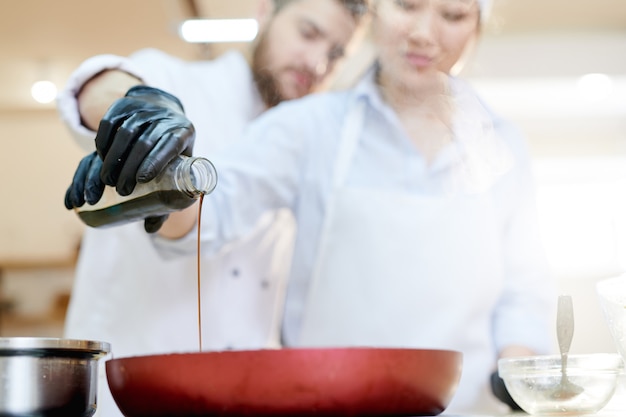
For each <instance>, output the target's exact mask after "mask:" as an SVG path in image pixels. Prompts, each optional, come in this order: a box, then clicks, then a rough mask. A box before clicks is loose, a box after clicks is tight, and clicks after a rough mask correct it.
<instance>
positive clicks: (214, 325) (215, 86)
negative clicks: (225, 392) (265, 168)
mask: <svg viewBox="0 0 626 417" xmlns="http://www.w3.org/2000/svg"><path fill="white" fill-rule="evenodd" d="M114 68H117V69H122V70H124V71H127V72H129V73H131V74H133V75H135V76H137V77H138V78H140V79H142V80H143V81H144V83H146V84H148V85H150V86H154V87H157V88H160V89H163V90H165V91H168V92H170V93H172V94H174V95H175V96H177V97H178V98H179V99H180V100H181V102H182V103H183V106H184V108H185V112H186V115H187V116H188V117H189V118H190V120H192V122H193V123H194V125H195V128H196V140H195V146H194V155H201V156H208V157H210V156H211V154H212V153H215V152H216V150H218V149H220V148H222V147H224V146H225V145H226V144H229V143H231V142H235V141H237V140H238V139H239V138H240V137H241V135H242V131H243V129H244V128H245V127H246V126H247V125H248V123H250V121H251V120H252V119H254V118H255V117H257V116H258V115H259V114H260V113H261V112H263V111H264V109H265V107H264V104H263V102H262V100H261V98H260V96H259V94H258V91H257V89H256V87H255V84H254V82H253V79H252V73H251V71H250V68H249V65H248V64H247V62H246V61H245V59H244V57H243V56H242V55H240V54H239V53H236V52H231V53H227V54H225V55H223V56H222V57H220V58H218V59H216V60H214V61H201V62H185V61H181V60H179V59H177V58H174V57H171V56H169V55H166V54H164V53H162V52H160V51H157V50H142V51H140V52H138V53H136V54H134V55H132V56H130V57H129V58H122V57H118V56H112V55H102V56H97V57H94V58H91V59H89V60H87V61H85V62H84V63H83V64H82V65H81V66H80V67H79V68H78V69H77V70H76V71H75V72H74V73H73V74H72V76H71V78H70V79H69V82H68V84H67V87H66V89H65V90H64V91H63V92H62V94H61V96H60V98H59V102H58V107H59V110H60V113H61V116H62V118H63V119H64V120H65V121H66V123H67V124H68V125H69V126H70V128H71V130H72V132H73V133H74V134H75V136H76V139H77V141H78V142H79V143H80V144H81V145H82V146H83V147H84V148H85V149H87V150H90V151H91V150H93V149H94V137H95V132H92V131H90V130H88V129H86V128H85V127H84V126H82V125H81V123H80V115H79V112H78V108H77V101H76V98H75V96H76V94H77V92H78V91H79V89H80V87H81V86H82V85H83V84H84V83H85V82H86V81H87V80H88V79H90V78H91V77H92V76H93V75H95V74H97V73H99V72H100V71H102V70H104V69H114ZM242 204H245V202H242ZM293 227H294V224H293V219H292V217H291V215H290V213H289V212H288V211H286V210H284V211H280V210H279V211H271V212H268V213H266V214H265V215H264V216H263V218H262V219H261V220H260V221H259V222H258V223H256V225H255V226H254V227H253V228H251V229H249V232H250V233H246V234H245V235H241V236H240V239H237V240H236V241H233V242H231V243H232V244H231V245H229V246H228V247H225V248H222V249H221V250H220V251H219V253H217V254H213V255H211V256H205V257H203V258H202V266H201V276H202V286H201V287H202V312H203V315H202V326H203V334H202V337H203V340H202V342H203V348H204V349H205V350H224V349H244V348H266V347H275V346H277V345H278V344H279V340H280V333H279V327H280V318H279V316H280V314H281V313H282V302H281V300H282V299H283V289H284V287H285V278H286V276H287V274H288V271H289V261H290V258H291V250H292V245H293V236H294V228H293ZM196 300H197V267H196V256H195V254H189V255H188V256H184V257H180V258H177V259H170V260H167V259H164V258H163V257H161V256H160V255H159V254H158V253H157V252H156V251H155V249H154V248H153V246H152V244H151V242H150V238H149V236H148V235H147V233H146V232H145V231H144V229H143V222H137V223H132V224H128V225H123V226H118V227H112V228H106V229H92V228H87V229H86V230H85V234H84V237H83V240H82V244H81V250H80V256H79V260H78V265H77V269H76V277H75V284H74V288H73V291H72V296H71V301H70V305H69V310H68V315H67V319H66V326H65V337H68V338H79V339H93V340H102V341H106V342H109V343H111V348H112V355H113V356H115V357H122V356H133V355H145V354H153V353H169V352H181V351H197V350H198V348H199V341H198V339H199V335H198V327H197V326H198V318H197V317H198V315H197V301H196ZM102 384H104V388H103V389H101V390H100V391H101V395H100V399H99V406H98V410H99V414H100V415H104V416H107V417H109V416H115V415H120V414H119V411H117V409H116V407H115V406H114V405H113V404H112V402H111V398H110V395H109V392H108V389H107V388H106V381H102Z"/></svg>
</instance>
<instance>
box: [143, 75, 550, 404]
mask: <svg viewBox="0 0 626 417" xmlns="http://www.w3.org/2000/svg"><path fill="white" fill-rule="evenodd" d="M451 82H452V85H453V86H454V87H455V88H454V91H455V97H456V98H457V99H458V98H459V97H462V98H463V100H466V99H469V100H470V101H472V100H473V103H474V104H473V105H470V106H469V107H466V108H465V110H470V109H476V107H474V106H480V109H481V110H483V111H482V112H478V113H476V114H477V115H478V114H479V113H480V114H483V115H485V114H486V116H479V115H478V116H477V118H474V116H475V114H473V113H471V112H470V113H469V114H468V115H466V116H469V117H461V118H459V120H460V122H459V123H457V124H456V125H455V130H454V134H455V140H454V142H453V143H452V144H450V145H449V146H447V147H446V148H444V149H443V150H442V152H441V153H440V154H439V155H438V156H437V158H436V160H435V161H434V162H433V163H432V164H431V165H428V164H426V161H425V160H424V158H423V156H422V155H421V154H420V153H419V151H418V150H417V149H416V148H415V147H414V146H413V145H412V143H411V141H410V139H409V138H408V137H407V136H406V134H405V133H404V131H403V129H402V126H401V125H400V123H399V121H398V119H397V117H396V115H395V113H394V112H393V110H392V109H391V108H390V107H389V106H388V105H387V104H386V103H384V102H383V100H382V99H381V97H380V93H379V91H378V88H377V86H376V85H375V82H374V77H373V74H370V75H369V76H367V77H366V78H365V79H364V80H363V81H362V82H361V83H360V84H359V86H358V87H357V88H356V89H355V90H354V91H351V92H339V93H329V94H321V95H316V96H309V97H307V98H304V99H302V100H299V101H298V102H290V103H283V104H281V105H280V106H278V107H277V108H276V109H274V110H271V111H269V112H267V113H266V114H264V115H263V116H261V117H260V118H259V119H258V120H257V122H255V123H254V124H253V125H251V127H250V129H249V130H248V132H247V135H246V138H245V139H244V141H242V142H239V143H238V144H236V145H234V146H232V147H229V148H227V149H225V151H224V152H221V153H220V154H218V155H214V157H213V160H214V162H215V164H216V167H217V169H218V171H219V172H220V187H219V189H216V191H215V192H214V193H213V194H211V195H210V196H208V197H207V198H206V199H205V205H204V211H203V229H202V239H203V244H204V248H205V250H207V251H211V250H217V249H218V248H219V247H220V246H221V245H222V244H224V243H225V242H228V241H230V240H231V239H234V238H237V237H238V236H241V235H243V234H245V233H246V232H247V230H248V229H249V228H250V227H251V226H252V225H253V224H254V223H255V221H256V218H257V217H258V216H259V215H260V214H261V213H263V212H264V211H265V210H270V209H277V208H281V209H282V208H288V209H290V210H291V211H292V212H293V213H294V215H295V219H296V224H297V231H298V232H297V237H296V245H295V251H294V258H293V261H292V270H291V275H290V281H289V288H288V292H287V300H286V309H285V315H284V322H283V325H284V328H283V332H284V335H283V336H284V340H285V341H286V344H287V345H291V346H300V345H303V342H302V334H301V331H302V323H303V320H304V319H305V317H304V314H305V311H307V307H308V306H307V299H308V293H309V289H310V285H311V276H312V273H313V270H314V269H315V265H316V260H317V256H318V254H319V252H320V250H322V249H321V248H320V246H319V242H320V238H321V233H322V226H323V224H324V218H325V216H326V214H327V210H328V200H329V198H330V196H331V193H332V189H333V177H334V175H335V174H336V173H335V172H334V162H335V160H336V159H337V153H338V150H339V149H340V143H341V142H342V140H343V138H342V132H343V130H344V127H345V126H344V125H345V119H346V115H349V114H350V112H351V109H353V108H354V107H355V106H356V103H357V102H358V101H360V100H365V101H366V114H365V117H364V121H363V126H362V128H361V129H360V132H361V133H360V135H361V137H360V138H359V141H358V144H357V145H356V149H355V150H354V152H353V154H354V155H353V160H352V163H351V166H350V168H349V170H348V172H347V174H345V176H346V183H348V184H349V185H351V186H353V187H374V188H377V189H381V190H390V191H402V192H405V193H413V194H415V195H433V194H435V195H437V194H445V193H451V194H454V193H481V195H482V197H483V200H484V201H487V202H488V204H489V210H490V212H493V213H494V216H493V223H494V224H493V225H492V227H491V229H492V230H495V231H496V233H495V235H496V236H497V241H496V243H497V249H498V250H497V251H498V252H499V253H500V254H501V259H494V263H497V264H498V269H499V270H501V274H500V282H499V283H498V284H497V285H495V286H493V287H491V285H492V284H491V283H490V284H489V285H490V287H488V288H486V287H484V284H483V286H482V287H481V282H483V280H482V279H483V278H484V277H483V276H481V275H480V274H478V273H476V272H475V271H474V270H472V269H468V270H467V271H466V280H467V281H468V282H471V283H472V284H473V285H475V287H476V288H478V289H479V290H478V293H481V292H484V294H485V297H482V296H472V297H468V299H467V300H466V302H467V303H468V304H469V307H468V309H469V313H468V316H471V315H472V314H474V313H476V314H484V313H483V312H484V311H485V310H491V311H492V313H490V314H489V315H487V316H486V317H484V321H487V322H489V323H490V324H489V325H490V326H491V334H490V335H488V336H484V335H480V334H473V333H472V332H471V331H468V329H467V328H466V327H465V326H464V323H465V321H466V318H467V316H464V317H459V314H458V313H456V311H455V310H457V309H456V308H455V305H448V304H447V303H446V300H445V299H442V300H441V310H438V311H436V312H435V311H433V313H432V314H431V315H429V317H428V319H427V320H426V321H428V325H426V324H423V323H421V322H420V321H418V320H416V323H415V326H411V328H404V329H398V331H402V332H414V334H415V335H416V336H419V337H416V338H415V339H416V340H420V341H421V342H420V344H419V345H416V346H412V347H418V348H429V347H432V348H449V349H453V350H460V351H462V352H464V353H465V352H466V351H467V350H468V349H466V346H469V345H471V344H474V345H475V344H476V343H475V342H476V341H475V340H472V339H473V338H474V339H475V338H484V337H488V339H489V340H483V341H481V342H480V344H481V345H485V346H488V347H487V349H489V351H490V352H491V353H492V355H493V363H492V366H493V369H495V363H496V352H497V351H498V350H500V349H501V348H503V347H505V346H507V345H511V344H516V345H524V346H528V347H530V348H532V349H534V350H536V351H537V352H549V351H550V350H551V347H552V343H551V338H550V334H551V332H550V331H549V329H548V327H549V322H550V321H551V320H550V318H551V317H553V316H552V312H553V306H552V301H553V298H554V292H553V290H554V288H553V284H552V283H551V280H550V277H549V273H548V269H547V263H546V260H545V257H544V255H543V252H542V248H541V242H540V238H539V233H538V229H537V222H536V218H535V207H534V201H535V200H534V195H533V194H534V191H533V185H532V177H531V171H530V161H529V155H528V152H527V149H526V146H525V143H524V141H523V139H522V138H521V137H520V135H519V134H518V132H517V131H516V130H515V129H513V127H512V126H510V125H509V124H507V123H505V122H504V121H503V120H501V119H500V118H498V117H496V116H495V115H494V114H493V113H492V112H490V111H488V109H486V108H485V107H484V106H483V105H482V103H481V102H480V101H479V100H478V99H477V98H476V97H475V95H474V93H473V92H472V91H471V89H470V88H469V87H468V86H467V85H465V83H463V82H461V81H460V80H457V79H451ZM457 101H459V100H457ZM461 101H462V100H461ZM481 117H482V118H481ZM482 131H485V132H487V131H490V132H491V134H490V135H485V137H489V138H491V139H489V140H485V141H484V143H483V142H481V141H482V136H483V135H481V134H480V132H482ZM477 132H478V134H476V133H477ZM476 151H478V152H476ZM503 161H504V162H505V163H502V162H503ZM468 165H473V166H474V167H483V168H485V167H486V170H484V171H483V172H478V173H477V174H476V175H475V176H474V179H476V181H468V182H467V184H464V180H465V179H466V177H465V176H464V172H465V171H466V170H467V168H468ZM483 174H486V175H483ZM478 180H480V181H478ZM244 200H245V201H246V204H244V205H239V206H238V207H237V209H236V210H233V209H232V208H231V206H232V205H233V203H232V202H233V201H237V202H241V201H244ZM458 210H459V211H460V214H461V216H457V217H458V218H459V217H460V218H461V219H462V218H463V215H465V214H466V212H465V211H464V210H465V208H464V207H463V206H459V208H458ZM467 213H468V214H467V217H466V220H465V221H466V222H467V223H468V224H471V222H472V221H473V217H472V215H471V214H469V212H467ZM415 216H420V213H419V212H416V213H415ZM468 229H471V227H470V228H468ZM493 235H494V234H493V233H490V239H492V238H493ZM435 239H437V236H436V235H428V236H421V235H420V236H415V240H414V247H416V248H420V247H428V246H429V245H430V244H431V242H432V241H433V240H435ZM487 239H488V238H487V236H484V235H482V234H480V233H477V234H476V236H474V240H473V244H474V245H476V247H481V245H482V244H485V245H490V246H491V247H493V246H494V245H493V240H490V241H489V242H487ZM153 240H154V242H155V246H156V247H157V248H158V249H159V250H160V251H162V252H163V253H164V254H166V255H168V256H180V255H181V254H184V253H187V252H189V251H190V250H192V248H193V240H190V239H188V238H183V239H180V240H178V241H168V240H164V239H161V238H158V237H155V238H153ZM355 244H358V242H355ZM380 244H381V245H384V242H381V243H380ZM468 249H469V248H468ZM456 250H461V251H462V250H463V249H458V248H457V249H456ZM458 255H462V254H461V253H459V254H458ZM458 255H457V256H458ZM454 259H455V253H449V260H450V262H454ZM476 270H480V268H476ZM422 272H423V274H422V276H426V275H428V271H422ZM446 285H448V284H447V282H424V288H432V287H442V288H444V289H445V288H446ZM437 291H438V292H439V293H441V292H442V290H441V289H440V288H438V289H437ZM449 291H451V292H454V291H455V289H454V288H449ZM429 292H430V291H428V290H425V291H424V292H423V293H422V294H407V297H409V298H408V299H406V300H398V302H399V303H402V302H408V303H414V302H415V303H418V302H419V300H420V298H419V297H428V294H429ZM472 293H473V294H476V291H472ZM343 296H344V297H345V300H346V303H350V294H343ZM430 301H431V300H430ZM457 301H458V300H457ZM485 303H489V304H490V307H491V309H485V306H484V304H485ZM472 306H474V308H473V310H472V308H471V307H472ZM464 311H468V310H467V309H464ZM472 311H473V312H474V313H472ZM431 320H437V321H440V322H441V323H446V324H447V327H450V326H449V323H450V322H451V323H456V324H457V327H458V332H459V333H460V334H461V339H462V341H461V342H459V341H458V340H456V341H455V342H450V343H446V342H445V340H444V341H438V342H437V344H436V346H428V345H426V343H424V342H423V340H428V337H427V338H426V339H423V338H422V336H423V333H424V332H428V331H429V330H428V329H430V330H431V331H432V327H431V326H432V322H431ZM328 323H329V327H333V326H334V324H333V323H331V321H329V322H328ZM390 325H391V326H393V324H390ZM322 327H323V326H322ZM487 327H489V326H487ZM322 331H323V330H322ZM433 339H435V337H433ZM310 342H311V340H310V338H307V339H306V342H304V344H307V345H309V344H310ZM339 343H341V342H339ZM433 343H434V342H433ZM327 344H329V345H333V342H332V340H331V341H330V342H329V343H327ZM378 344H379V345H388V343H387V342H386V340H380V341H379V342H378ZM403 347H410V346H406V345H404V346H403ZM472 359H473V358H472V356H471V355H466V357H465V359H464V360H465V362H466V364H467V365H469V366H467V365H466V369H468V368H469V369H471V365H472ZM488 373H489V372H488V370H482V374H483V375H488ZM486 379H487V378H486V377H485V378H483V380H482V381H480V384H481V387H480V389H483V390H486V386H487V380H486ZM460 389H462V390H478V389H479V387H472V386H468V385H467V384H466V385H465V386H463V383H462V385H461V387H460ZM450 410H452V411H455V412H472V411H476V410H478V411H481V412H484V411H485V408H484V407H482V405H481V404H467V403H464V404H458V408H455V406H454V403H453V406H452V408H450Z"/></svg>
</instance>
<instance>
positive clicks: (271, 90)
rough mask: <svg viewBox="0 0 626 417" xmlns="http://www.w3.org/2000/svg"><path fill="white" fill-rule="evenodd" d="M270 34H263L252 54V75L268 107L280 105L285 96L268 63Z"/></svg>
mask: <svg viewBox="0 0 626 417" xmlns="http://www.w3.org/2000/svg"><path fill="white" fill-rule="evenodd" d="M267 38H268V36H267V32H265V33H263V34H261V37H260V39H259V42H258V44H257V46H256V48H255V49H254V53H253V54H252V77H253V78H254V82H255V84H256V86H257V89H258V90H259V94H260V95H261V99H262V100H263V102H264V103H265V104H266V105H267V106H268V107H274V106H276V105H278V104H279V103H280V102H281V101H283V100H284V99H285V98H284V97H283V96H282V94H281V93H280V90H279V88H278V82H277V80H276V77H275V76H274V74H273V72H272V70H271V69H270V68H269V65H268V58H267V55H268V49H269V46H268V39H267Z"/></svg>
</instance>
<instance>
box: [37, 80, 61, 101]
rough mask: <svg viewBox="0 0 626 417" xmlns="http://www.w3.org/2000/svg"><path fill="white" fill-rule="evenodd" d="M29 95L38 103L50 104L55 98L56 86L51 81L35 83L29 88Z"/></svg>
mask: <svg viewBox="0 0 626 417" xmlns="http://www.w3.org/2000/svg"><path fill="white" fill-rule="evenodd" d="M30 94H31V95H32V96H33V98H34V99H35V101H36V102H38V103H41V104H48V103H52V102H53V101H54V100H55V99H56V98H57V86H56V85H55V84H54V83H53V82H52V81H48V80H42V81H37V82H35V83H34V84H33V86H32V87H31V88H30Z"/></svg>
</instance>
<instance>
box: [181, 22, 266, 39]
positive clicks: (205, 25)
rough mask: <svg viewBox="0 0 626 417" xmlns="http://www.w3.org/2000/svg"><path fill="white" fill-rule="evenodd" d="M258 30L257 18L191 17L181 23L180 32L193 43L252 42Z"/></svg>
mask: <svg viewBox="0 0 626 417" xmlns="http://www.w3.org/2000/svg"><path fill="white" fill-rule="evenodd" d="M258 30H259V25H258V23H257V21H256V20H255V19H189V20H186V21H184V22H183V23H182V24H181V25H180V28H179V33H180V36H181V38H183V39H184V40H185V41H187V42H192V43H216V42H250V41H252V40H254V38H255V37H256V35H257V32H258Z"/></svg>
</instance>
